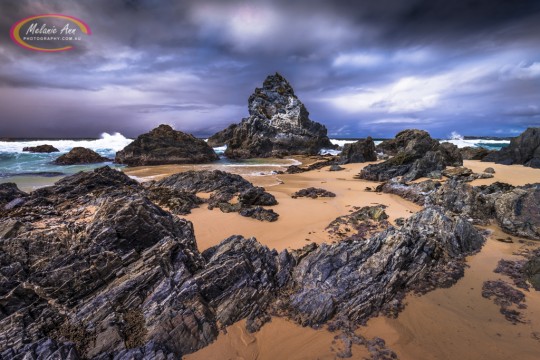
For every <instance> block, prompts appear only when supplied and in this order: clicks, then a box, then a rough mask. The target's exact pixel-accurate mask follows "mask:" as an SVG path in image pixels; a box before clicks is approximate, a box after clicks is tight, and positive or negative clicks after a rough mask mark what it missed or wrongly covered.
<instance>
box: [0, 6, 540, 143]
mask: <svg viewBox="0 0 540 360" xmlns="http://www.w3.org/2000/svg"><path fill="white" fill-rule="evenodd" d="M0 11H1V13H2V16H1V17H0V34H1V40H2V42H3V44H4V45H3V46H2V47H0V61H1V65H0V108H1V109H2V111H3V115H2V117H3V121H2V122H1V123H0V136H96V135H98V134H99V133H101V132H103V131H120V132H122V133H124V134H126V135H129V136H134V135H137V134H138V133H140V132H142V131H146V130H148V129H150V128H151V127H153V126H155V125H157V124H159V123H162V122H164V123H169V124H172V125H174V126H176V128H178V129H182V130H185V131H189V132H194V133H196V134H198V135H201V136H206V135H210V134H212V133H213V132H215V131H218V130H220V129H221V128H223V127H225V126H226V125H227V124H229V123H233V122H238V121H239V120H240V119H241V118H242V117H243V116H246V115H247V109H246V104H247V98H248V96H249V95H250V93H251V92H252V91H253V88H254V87H256V86H259V85H260V84H261V83H262V80H263V79H264V77H265V76H266V75H268V74H270V73H273V72H275V71H279V72H281V73H282V74H284V75H285V76H286V77H287V78H288V79H289V81H290V82H291V83H292V85H293V86H294V88H295V91H296V93H297V95H298V96H299V97H300V98H301V100H302V101H303V102H304V103H305V104H306V106H307V108H308V109H309V110H310V112H311V117H312V118H313V119H315V120H318V121H321V122H323V123H325V124H326V125H327V127H328V128H329V132H330V133H331V134H332V136H365V135H373V136H392V135H393V134H395V133H396V132H397V131H398V130H401V129H403V128H405V127H418V128H424V129H427V130H429V131H431V132H433V134H434V135H435V136H446V135H447V134H449V133H450V132H451V131H453V130H455V131H458V132H461V133H466V134H478V135H489V134H501V133H503V134H504V133H508V134H513V133H515V132H517V131H520V130H523V129H524V128H525V127H527V126H533V125H536V126H538V125H539V118H538V116H537V114H536V112H537V111H538V107H537V106H538V104H539V103H540V101H539V100H540V81H539V80H540V47H539V45H540V40H539V39H538V36H537V34H538V33H539V32H540V15H539V14H540V2H538V1H528V0H526V1H520V2H515V1H508V0H495V1H488V0H470V1H447V0H445V1H442V0H378V1H358V0H357V1H323V0H309V1H308V0H304V1H294V2H292V1H285V0H275V1H256V0H252V1H222V0H220V1H218V0H215V1H208V0H198V1H195V0H190V1H173V0H162V1H159V0H124V1H118V0H116V1H114V0H112V1H111V0H86V1H74V0H73V1H69V0H46V1H45V0H41V1H30V0H22V1H14V0H8V1H3V2H2V3H0ZM41 13H63V14H68V15H72V16H75V17H78V18H81V19H82V20H84V21H85V22H87V23H88V24H89V25H90V27H91V29H92V32H93V34H92V36H90V37H88V38H87V39H85V41H84V43H83V44H82V46H79V47H78V48H77V50H76V51H70V52H64V53H57V54H45V53H38V52H31V51H27V50H25V49H22V48H19V47H18V46H16V45H15V44H13V43H12V42H11V40H10V39H9V34H8V33H9V28H10V27H11V26H12V25H13V23H14V22H16V21H17V20H20V19H22V18H24V17H27V16H31V15H35V14H41Z"/></svg>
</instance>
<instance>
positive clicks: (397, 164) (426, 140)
mask: <svg viewBox="0 0 540 360" xmlns="http://www.w3.org/2000/svg"><path fill="white" fill-rule="evenodd" d="M377 149H378V150H380V151H383V152H384V153H386V154H388V155H392V156H393V157H392V158H390V159H388V160H386V161H384V162H382V163H378V164H371V165H368V166H366V167H365V168H364V169H362V171H361V172H360V174H359V175H358V177H359V178H360V179H365V180H373V181H386V180H390V179H392V178H394V177H397V176H402V177H403V179H404V180H406V181H411V180H415V179H418V178H420V177H424V176H428V174H430V173H432V172H435V171H441V170H443V169H445V168H446V166H461V165H463V159H462V158H461V154H460V153H459V150H458V148H457V147H456V146H455V145H453V144H450V143H443V144H440V143H439V142H438V141H437V140H434V139H432V138H431V137H430V136H429V134H428V133H427V132H425V131H422V130H405V131H402V132H400V133H398V134H397V135H396V138H395V139H392V140H386V141H383V142H382V143H381V144H379V146H378V147H377Z"/></svg>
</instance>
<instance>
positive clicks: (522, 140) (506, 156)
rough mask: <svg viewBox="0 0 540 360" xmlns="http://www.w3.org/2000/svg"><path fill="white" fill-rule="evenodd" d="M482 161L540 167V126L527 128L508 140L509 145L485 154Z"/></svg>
mask: <svg viewBox="0 0 540 360" xmlns="http://www.w3.org/2000/svg"><path fill="white" fill-rule="evenodd" d="M482 161H489V162H495V163H497V164H503V165H512V164H521V165H524V166H528V167H532V168H540V128H528V129H527V130H525V131H524V132H523V133H522V134H521V135H519V136H518V137H515V138H513V139H512V140H510V145H509V146H507V147H505V148H502V149H501V150H499V151H496V152H493V153H491V154H489V155H487V156H486V157H484V158H483V159H482Z"/></svg>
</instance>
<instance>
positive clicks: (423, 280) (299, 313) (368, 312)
mask: <svg viewBox="0 0 540 360" xmlns="http://www.w3.org/2000/svg"><path fill="white" fill-rule="evenodd" d="M482 243H483V238H482V236H481V235H480V234H479V233H478V232H477V231H476V229H475V228H474V227H473V226H472V225H471V224H470V223H468V222H467V221H466V220H464V219H462V218H452V217H449V216H447V215H445V214H444V212H443V211H442V210H440V209H438V208H428V209H425V210H423V211H421V212H419V213H417V214H415V215H413V216H411V217H410V218H409V219H408V220H407V221H406V223H405V225H404V226H402V227H401V228H400V229H396V228H393V227H390V228H388V229H387V230H386V231H384V232H382V233H380V234H378V235H375V236H374V237H372V238H371V239H369V240H367V241H345V242H340V243H338V244H336V245H324V244H323V245H321V246H320V247H319V248H317V249H316V250H314V251H312V252H310V253H309V254H307V255H306V256H305V257H304V258H303V259H302V260H300V262H299V264H298V266H296V267H295V268H294V270H293V272H292V283H291V285H292V288H291V289H290V290H289V291H288V293H289V294H290V297H289V299H288V301H286V302H284V304H282V306H283V307H286V308H287V309H289V311H290V312H291V313H292V314H293V318H294V319H295V320H296V321H298V322H299V323H300V324H302V325H318V324H322V323H325V322H327V321H328V320H330V319H332V318H333V319H336V320H339V319H341V320H342V321H345V322H349V323H355V324H361V323H364V322H365V321H366V320H367V319H369V317H371V316H373V315H375V314H377V313H378V312H379V311H383V309H385V308H386V307H387V306H388V305H389V304H390V303H392V301H393V300H395V299H399V296H400V294H401V293H403V292H405V291H407V289H416V290H417V291H427V290H429V289H432V288H434V287H436V286H441V285H446V286H449V285H451V284H453V283H454V282H455V281H456V279H458V278H459V277H461V276H462V275H463V266H464V264H463V262H462V260H461V259H462V258H463V255H464V254H466V253H471V252H474V251H476V250H478V249H479V248H480V247H481V246H482ZM334 321H335V320H334Z"/></svg>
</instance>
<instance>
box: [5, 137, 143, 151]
mask: <svg viewBox="0 0 540 360" xmlns="http://www.w3.org/2000/svg"><path fill="white" fill-rule="evenodd" d="M132 141H133V140H131V139H128V138H126V137H125V136H124V135H122V134H120V133H114V134H112V135H111V134H108V133H103V134H101V137H100V138H99V139H96V140H31V141H0V152H5V153H22V152H23V151H22V149H23V148H24V147H27V146H38V145H43V144H49V145H52V146H54V147H55V148H57V149H58V150H60V152H62V153H63V152H68V151H69V150H71V149H73V148H74V147H77V146H82V147H85V148H88V149H92V150H94V151H100V152H116V151H120V150H122V149H123V148H125V147H126V146H127V145H128V144H129V143H131V142H132Z"/></svg>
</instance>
